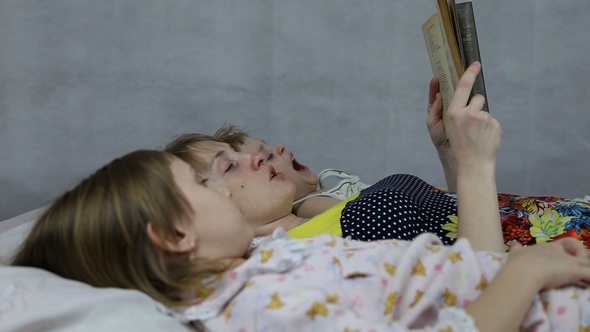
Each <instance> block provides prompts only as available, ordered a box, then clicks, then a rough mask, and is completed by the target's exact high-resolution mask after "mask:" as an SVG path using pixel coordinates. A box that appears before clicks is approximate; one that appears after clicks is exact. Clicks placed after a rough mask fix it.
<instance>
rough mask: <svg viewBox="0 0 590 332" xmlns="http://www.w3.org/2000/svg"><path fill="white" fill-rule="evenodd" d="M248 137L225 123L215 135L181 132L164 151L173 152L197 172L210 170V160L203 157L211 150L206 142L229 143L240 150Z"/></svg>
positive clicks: (235, 127) (202, 172) (238, 129)
mask: <svg viewBox="0 0 590 332" xmlns="http://www.w3.org/2000/svg"><path fill="white" fill-rule="evenodd" d="M246 137H248V134H246V133H245V132H244V131H242V130H241V129H240V128H238V127H237V126H234V125H223V126H222V127H221V128H219V129H218V130H217V131H216V132H215V133H214V134H213V135H206V134H199V133H187V134H181V135H178V136H176V137H174V139H173V140H172V141H171V142H170V143H168V144H167V145H166V147H165V148H164V151H166V152H168V153H171V154H173V155H175V156H177V157H178V158H180V159H182V160H184V161H185V162H187V163H188V164H189V165H191V166H192V167H193V168H194V169H195V170H196V171H197V174H199V175H202V174H204V173H206V172H209V171H210V169H211V165H210V164H209V161H207V160H205V159H203V158H202V157H201V153H203V152H210V151H208V147H207V146H206V145H204V144H201V143H204V142H219V143H227V144H229V146H230V147H231V148H232V149H234V150H235V151H238V152H240V146H241V144H243V143H244V140H245V138H246Z"/></svg>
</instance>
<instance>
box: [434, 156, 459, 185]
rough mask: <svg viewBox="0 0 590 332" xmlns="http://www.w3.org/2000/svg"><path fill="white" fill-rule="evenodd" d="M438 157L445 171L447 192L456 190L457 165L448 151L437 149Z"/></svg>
mask: <svg viewBox="0 0 590 332" xmlns="http://www.w3.org/2000/svg"><path fill="white" fill-rule="evenodd" d="M438 158H439V160H440V163H441V165H442V168H443V171H444V173H445V180H446V182H447V189H446V190H447V191H448V192H452V193H454V192H457V165H455V158H453V154H452V152H450V151H446V152H445V151H438Z"/></svg>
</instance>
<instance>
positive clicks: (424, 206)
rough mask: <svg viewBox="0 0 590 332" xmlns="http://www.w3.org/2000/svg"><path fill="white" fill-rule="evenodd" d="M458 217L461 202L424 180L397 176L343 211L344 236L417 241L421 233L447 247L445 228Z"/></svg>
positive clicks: (449, 241)
mask: <svg viewBox="0 0 590 332" xmlns="http://www.w3.org/2000/svg"><path fill="white" fill-rule="evenodd" d="M456 214H457V199H456V196H455V195H453V194H449V193H447V192H444V191H442V190H439V189H437V188H435V187H433V186H431V185H429V184H428V183H426V182H424V181H423V180H421V179H420V178H417V177H415V176H413V175H409V174H395V175H391V176H388V177H386V178H384V179H383V180H381V181H379V182H377V183H375V184H374V185H372V186H371V187H369V188H367V189H365V190H363V191H362V192H361V194H360V195H359V197H358V198H357V199H355V200H354V201H351V202H349V203H348V204H347V205H346V207H345V208H344V210H343V211H342V218H341V224H342V233H343V236H345V237H348V236H350V237H351V238H352V239H354V240H361V241H374V240H383V239H400V240H413V239H414V238H415V237H416V236H418V235H419V234H422V233H425V232H430V233H434V234H436V235H437V236H438V237H439V238H440V239H441V240H442V241H443V242H444V243H445V244H446V245H449V244H451V243H453V242H454V239H451V238H448V237H447V236H445V233H446V232H445V231H444V230H443V229H442V225H444V224H446V223H448V222H449V219H448V216H449V215H456Z"/></svg>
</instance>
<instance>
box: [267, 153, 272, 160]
mask: <svg viewBox="0 0 590 332" xmlns="http://www.w3.org/2000/svg"><path fill="white" fill-rule="evenodd" d="M272 158H274V154H272V153H271V154H269V155H268V158H267V159H266V161H269V160H271V159H272Z"/></svg>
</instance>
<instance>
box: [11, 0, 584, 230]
mask: <svg viewBox="0 0 590 332" xmlns="http://www.w3.org/2000/svg"><path fill="white" fill-rule="evenodd" d="M473 3H474V7H475V10H476V19H477V26H478V30H479V37H480V47H481V51H482V54H483V55H482V56H483V64H484V71H485V77H486V83H487V89H488V95H489V96H488V98H489V104H490V109H491V112H492V114H494V116H496V117H497V118H498V119H499V120H500V122H501V123H502V124H503V129H504V133H505V134H504V139H503V143H502V150H501V153H500V156H499V167H498V178H499V179H498V182H499V189H500V190H501V191H505V192H512V193H519V194H539V195H542V194H545V195H563V196H568V197H573V196H578V195H582V194H590V188H589V183H590V175H588V173H589V171H588V164H589V162H590V131H589V130H588V126H589V124H590V112H589V110H588V103H589V102H590V96H589V95H588V83H587V80H588V78H589V77H590V65H588V57H589V54H590V34H588V31H590V20H588V13H590V1H588V0H569V1H559V2H556V1H550V0H521V1H512V0H494V1H490V0H487V1H484V0H474V1H473ZM434 11H435V1H434V0H412V1H410V0H406V1H401V0H398V1H394V0H363V1H360V0H323V1H317V0H298V1H292V0H275V1H271V0H209V1H199V0H190V1H188V0H176V1H161V0H135V1H129V0H128V1H112V0H111V1H106V0H103V1H79V0H52V1H42V0H0V126H1V127H0V128H1V130H0V142H1V144H0V158H1V159H0V186H1V187H0V189H1V191H0V195H1V197H0V220H3V219H6V218H9V217H12V216H15V215H17V214H20V213H22V212H25V211H28V210H32V209H34V208H37V207H39V206H42V205H45V204H47V203H49V202H50V201H51V200H52V199H54V198H55V197H56V196H57V195H58V194H60V193H61V192H63V191H64V190H66V189H68V188H70V187H71V186H73V185H74V184H75V183H77V182H78V181H79V180H81V179H82V178H83V177H84V176H86V175H88V174H89V173H90V172H92V171H94V170H95V169H97V168H98V167H100V166H101V165H103V164H104V163H106V162H108V161H110V160H111V159H112V158H114V157H116V156H119V155H121V154H123V153H126V152H129V151H131V150H135V149H138V148H159V147H162V146H163V145H164V144H165V143H166V142H167V141H168V140H169V139H170V138H171V137H172V136H174V135H176V134H179V133H182V132H189V131H198V132H205V133H212V132H213V131H214V130H215V129H216V128H218V127H219V126H220V125H222V124H224V123H234V124H237V125H240V126H242V127H243V128H244V129H246V130H247V131H249V132H250V133H251V134H253V135H255V136H259V137H261V138H264V139H265V140H267V141H268V142H271V143H274V142H279V141H282V142H285V143H287V144H288V146H289V147H290V148H291V149H292V150H293V151H294V152H295V153H296V155H297V157H298V159H299V160H301V161H303V162H304V163H306V164H308V165H309V166H311V168H312V169H313V170H315V171H319V170H321V169H323V168H328V167H340V168H342V169H345V170H349V171H351V172H353V173H357V174H359V175H361V178H362V179H363V180H364V181H365V182H369V183H370V182H375V181H377V180H378V179H380V178H382V177H384V176H386V175H388V174H392V173H401V172H408V173H413V174H416V175H418V176H420V177H422V178H424V179H426V180H427V181H429V182H431V183H433V184H435V185H442V184H444V177H443V175H442V172H441V171H440V166H439V164H438V159H437V157H436V154H435V150H434V148H433V147H432V146H431V143H430V141H429V138H428V135H427V132H426V128H425V125H424V122H423V121H424V117H425V115H426V103H427V100H426V98H427V87H428V82H429V80H430V78H431V76H432V73H431V70H430V65H429V62H428V58H427V55H426V48H425V44H424V41H423V39H422V32H421V24H422V23H423V22H424V21H425V20H426V19H427V18H428V17H429V16H430V15H431V14H432V13H434Z"/></svg>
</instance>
